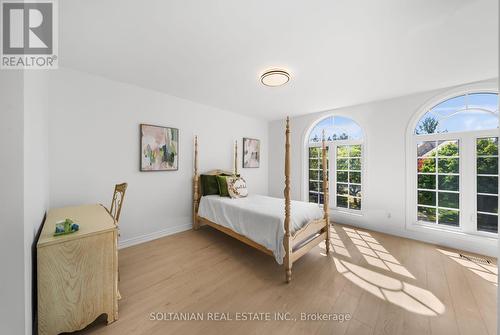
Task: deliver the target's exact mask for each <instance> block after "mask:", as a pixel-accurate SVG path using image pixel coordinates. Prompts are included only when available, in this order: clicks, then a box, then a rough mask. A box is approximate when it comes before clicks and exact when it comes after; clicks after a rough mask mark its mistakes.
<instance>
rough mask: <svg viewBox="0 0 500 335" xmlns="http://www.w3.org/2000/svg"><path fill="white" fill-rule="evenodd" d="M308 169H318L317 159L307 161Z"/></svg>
mask: <svg viewBox="0 0 500 335" xmlns="http://www.w3.org/2000/svg"><path fill="white" fill-rule="evenodd" d="M309 168H310V169H318V168H319V160H318V159H316V158H315V159H310V160H309Z"/></svg>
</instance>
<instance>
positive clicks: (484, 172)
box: [476, 137, 498, 233]
mask: <svg viewBox="0 0 500 335" xmlns="http://www.w3.org/2000/svg"><path fill="white" fill-rule="evenodd" d="M476 190H477V199H476V201H477V203H476V219H477V230H478V231H484V232H490V233H498V137H486V138H478V139H476Z"/></svg>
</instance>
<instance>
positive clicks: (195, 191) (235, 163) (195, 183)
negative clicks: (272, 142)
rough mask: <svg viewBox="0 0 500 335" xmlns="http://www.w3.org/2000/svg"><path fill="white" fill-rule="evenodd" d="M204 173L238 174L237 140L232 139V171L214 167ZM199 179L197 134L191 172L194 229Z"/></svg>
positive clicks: (198, 195) (195, 226)
mask: <svg viewBox="0 0 500 335" xmlns="http://www.w3.org/2000/svg"><path fill="white" fill-rule="evenodd" d="M202 174H204V175H210V176H220V175H237V174H238V141H234V161H233V171H228V170H222V169H216V170H210V171H206V172H203V173H202ZM201 195H202V192H201V179H200V173H199V165H198V136H195V137H194V174H193V226H194V229H198V227H199V223H198V220H197V216H198V205H199V204H200V199H201Z"/></svg>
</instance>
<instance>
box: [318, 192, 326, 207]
mask: <svg viewBox="0 0 500 335" xmlns="http://www.w3.org/2000/svg"><path fill="white" fill-rule="evenodd" d="M324 202H325V195H324V194H323V193H320V194H319V203H320V204H321V205H322V204H323V203H324Z"/></svg>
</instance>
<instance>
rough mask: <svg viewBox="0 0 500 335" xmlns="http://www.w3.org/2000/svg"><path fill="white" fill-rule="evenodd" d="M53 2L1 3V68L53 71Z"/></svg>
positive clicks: (54, 60)
mask: <svg viewBox="0 0 500 335" xmlns="http://www.w3.org/2000/svg"><path fill="white" fill-rule="evenodd" d="M55 9H56V3H55V1H54V0H45V1H30V2H24V1H13V0H2V1H1V18H2V33H1V37H2V43H1V45H2V60H1V68H2V69H30V68H38V69H50V68H57V55H56V52H57V35H56V29H57V25H56V23H57V22H56V17H57V12H56V11H55Z"/></svg>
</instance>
